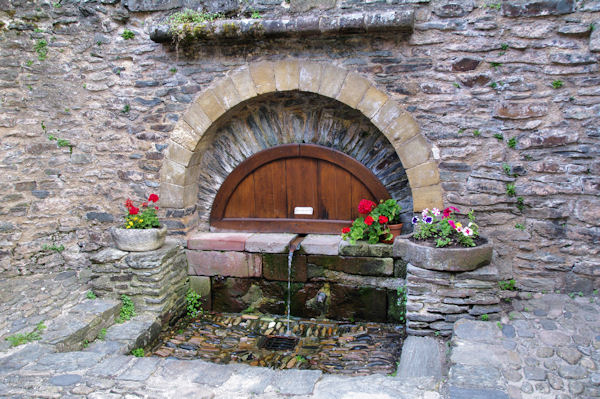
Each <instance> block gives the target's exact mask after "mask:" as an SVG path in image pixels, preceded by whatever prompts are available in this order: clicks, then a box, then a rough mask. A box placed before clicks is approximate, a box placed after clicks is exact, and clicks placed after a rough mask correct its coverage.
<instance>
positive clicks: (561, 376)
mask: <svg viewBox="0 0 600 399" xmlns="http://www.w3.org/2000/svg"><path fill="white" fill-rule="evenodd" d="M520 296H522V297H525V298H526V297H528V296H529V294H526V295H523V294H521V295H520ZM599 303H600V297H598V295H594V296H581V297H580V296H579V295H573V294H571V296H568V295H558V294H536V295H532V298H531V299H520V300H515V301H513V308H514V310H513V311H511V312H509V313H505V314H504V315H503V316H502V320H501V321H499V322H492V321H487V322H484V321H472V320H461V321H459V322H457V323H456V324H455V327H454V335H453V338H452V341H451V344H452V354H451V358H450V361H451V364H452V366H451V368H450V373H449V380H448V392H449V394H450V397H451V398H452V399H455V398H471V399H472V398H480V397H481V398H489V399H494V398H511V399H518V398H523V399H529V398H552V399H580V398H581V399H583V398H600V371H599V370H600V368H599V367H600V306H599Z"/></svg>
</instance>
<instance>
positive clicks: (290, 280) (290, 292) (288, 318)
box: [285, 246, 295, 335]
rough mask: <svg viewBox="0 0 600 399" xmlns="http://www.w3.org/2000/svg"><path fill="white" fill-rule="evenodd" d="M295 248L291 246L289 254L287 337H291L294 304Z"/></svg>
mask: <svg viewBox="0 0 600 399" xmlns="http://www.w3.org/2000/svg"><path fill="white" fill-rule="evenodd" d="M294 249H295V248H294V247H293V246H290V252H289V253H288V281H287V283H288V285H287V291H288V292H287V294H288V297H287V308H286V318H287V327H286V330H285V335H290V303H291V302H292V259H293V258H294Z"/></svg>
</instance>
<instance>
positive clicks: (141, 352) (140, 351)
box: [131, 348, 145, 357]
mask: <svg viewBox="0 0 600 399" xmlns="http://www.w3.org/2000/svg"><path fill="white" fill-rule="evenodd" d="M131 354H132V355H133V356H135V357H144V356H145V352H144V348H135V349H132V350H131Z"/></svg>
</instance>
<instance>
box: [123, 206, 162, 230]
mask: <svg viewBox="0 0 600 399" xmlns="http://www.w3.org/2000/svg"><path fill="white" fill-rule="evenodd" d="M156 227H160V221H159V220H158V216H157V215H156V210H155V209H154V208H152V207H145V208H143V210H142V212H141V213H138V214H136V215H127V216H125V224H124V228H126V229H153V228H156Z"/></svg>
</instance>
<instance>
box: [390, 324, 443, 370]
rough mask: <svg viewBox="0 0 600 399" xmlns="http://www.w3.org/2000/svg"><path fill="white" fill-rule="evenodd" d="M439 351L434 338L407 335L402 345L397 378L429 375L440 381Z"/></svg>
mask: <svg viewBox="0 0 600 399" xmlns="http://www.w3.org/2000/svg"><path fill="white" fill-rule="evenodd" d="M440 352H441V351H440V344H439V343H438V341H437V340H435V339H434V338H430V337H416V336H412V335H410V336H408V337H407V338H406V340H405V341H404V345H403V346H402V355H401V356H400V364H399V366H398V371H397V373H396V376H397V378H401V379H411V378H416V377H431V378H433V379H434V380H435V381H441V379H442V357H441V355H440Z"/></svg>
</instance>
